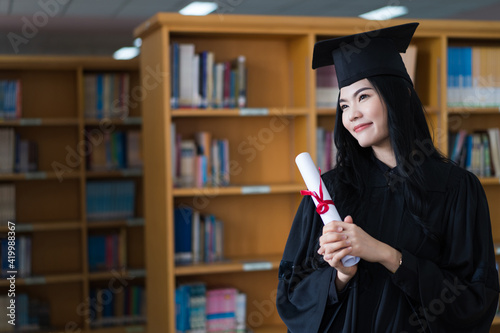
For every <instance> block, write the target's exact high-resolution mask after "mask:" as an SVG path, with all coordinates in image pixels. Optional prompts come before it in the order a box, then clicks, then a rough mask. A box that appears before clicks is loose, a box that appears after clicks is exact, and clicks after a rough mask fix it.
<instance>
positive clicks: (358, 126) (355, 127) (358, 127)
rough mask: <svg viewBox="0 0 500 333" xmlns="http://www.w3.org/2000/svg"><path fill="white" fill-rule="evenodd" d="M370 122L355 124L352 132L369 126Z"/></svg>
mask: <svg viewBox="0 0 500 333" xmlns="http://www.w3.org/2000/svg"><path fill="white" fill-rule="evenodd" d="M371 124H372V123H365V124H359V125H356V126H354V129H353V130H354V132H356V133H358V132H360V131H362V130H364V129H365V128H367V127H368V126H370V125H371Z"/></svg>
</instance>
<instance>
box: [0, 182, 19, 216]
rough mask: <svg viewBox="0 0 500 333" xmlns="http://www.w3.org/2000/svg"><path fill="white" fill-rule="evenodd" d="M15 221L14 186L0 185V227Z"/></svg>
mask: <svg viewBox="0 0 500 333" xmlns="http://www.w3.org/2000/svg"><path fill="white" fill-rule="evenodd" d="M15 221H16V186H15V185H14V184H0V226H6V225H7V224H8V223H9V222H15Z"/></svg>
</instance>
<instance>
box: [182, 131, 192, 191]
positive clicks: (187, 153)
mask: <svg viewBox="0 0 500 333" xmlns="http://www.w3.org/2000/svg"><path fill="white" fill-rule="evenodd" d="M180 149H181V154H180V155H181V156H180V158H181V161H180V186H181V187H194V185H195V183H194V181H195V160H196V144H195V142H194V140H182V141H181V147H180Z"/></svg>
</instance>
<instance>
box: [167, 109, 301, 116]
mask: <svg viewBox="0 0 500 333" xmlns="http://www.w3.org/2000/svg"><path fill="white" fill-rule="evenodd" d="M171 113H172V117H174V118H175V117H252V116H265V117H266V116H267V117H270V116H274V115H279V116H305V115H307V114H308V113H309V109H307V108H242V109H175V110H172V111H171Z"/></svg>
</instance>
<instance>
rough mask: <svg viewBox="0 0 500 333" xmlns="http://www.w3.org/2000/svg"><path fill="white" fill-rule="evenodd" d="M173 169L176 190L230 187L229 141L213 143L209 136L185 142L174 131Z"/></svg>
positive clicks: (196, 135)
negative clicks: (183, 188)
mask: <svg viewBox="0 0 500 333" xmlns="http://www.w3.org/2000/svg"><path fill="white" fill-rule="evenodd" d="M171 131H172V138H175V140H174V141H173V147H172V166H173V178H174V184H175V186H176V187H204V186H227V185H229V183H230V169H229V161H230V159H229V141H228V140H227V139H214V138H212V134H211V133H210V132H196V133H195V134H194V138H182V136H181V134H176V133H175V124H173V125H172V127H171Z"/></svg>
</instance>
